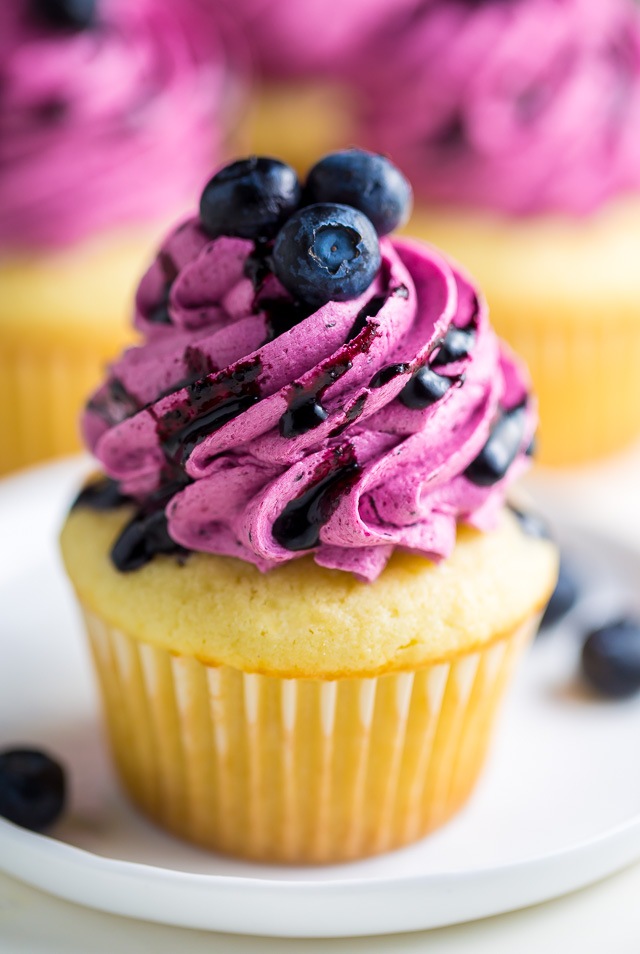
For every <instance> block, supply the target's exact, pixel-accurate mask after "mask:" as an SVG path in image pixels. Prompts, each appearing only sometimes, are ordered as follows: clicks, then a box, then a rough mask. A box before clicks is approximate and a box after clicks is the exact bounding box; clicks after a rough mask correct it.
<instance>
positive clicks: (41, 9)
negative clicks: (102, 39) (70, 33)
mask: <svg viewBox="0 0 640 954" xmlns="http://www.w3.org/2000/svg"><path fill="white" fill-rule="evenodd" d="M96 7H97V3H96V0H34V11H35V15H36V16H37V17H38V19H39V20H41V21H43V22H45V23H46V24H47V25H48V26H53V27H62V28H65V29H71V30H86V29H87V28H88V27H90V26H92V25H93V23H94V22H95V18H96Z"/></svg>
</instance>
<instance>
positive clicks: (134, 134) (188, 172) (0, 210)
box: [0, 0, 233, 249]
mask: <svg viewBox="0 0 640 954" xmlns="http://www.w3.org/2000/svg"><path fill="white" fill-rule="evenodd" d="M34 7H35V3H34V0H9V2H6V3H4V2H3V3H2V4H0V247H5V248H12V249H15V248H33V247H56V246H59V245H62V244H65V243H68V242H72V241H75V240H77V239H80V238H83V237H84V236H86V235H89V234H92V233H94V232H96V231H98V230H100V229H102V228H104V227H107V226H117V225H127V224H130V223H141V224H144V223H145V222H147V221H153V222H157V221H159V220H160V219H162V218H163V217H166V216H167V215H175V213H176V210H178V211H179V210H180V209H181V208H183V207H184V205H185V203H186V201H187V200H188V198H189V197H190V196H191V195H192V194H193V192H194V191H195V190H196V189H197V188H198V187H200V186H201V185H202V183H203V182H204V180H205V177H206V175H207V173H208V172H209V171H210V168H211V165H212V161H215V157H216V155H217V154H218V153H219V150H220V146H221V142H222V140H223V135H224V129H225V122H226V120H228V118H229V117H228V108H229V105H230V102H229V98H230V96H231V94H232V90H233V82H232V81H231V79H230V77H231V75H232V74H231V73H230V71H229V63H228V61H227V56H228V51H229V44H228V43H226V42H223V39H222V37H221V33H220V31H219V28H218V27H219V21H218V17H217V16H216V19H215V20H214V19H212V15H211V13H210V11H208V10H207V8H206V5H205V4H201V3H200V2H198V0H179V2H171V0H135V2H131V0H99V3H98V19H97V22H96V24H95V25H94V26H92V27H90V28H88V29H85V30H81V31H75V32H74V31H71V30H65V29H61V28H54V27H49V26H47V25H44V24H43V23H41V22H40V21H39V20H38V17H37V15H36V14H35V12H34ZM225 116H226V119H225Z"/></svg>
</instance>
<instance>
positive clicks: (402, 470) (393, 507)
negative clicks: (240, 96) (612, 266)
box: [62, 151, 557, 862]
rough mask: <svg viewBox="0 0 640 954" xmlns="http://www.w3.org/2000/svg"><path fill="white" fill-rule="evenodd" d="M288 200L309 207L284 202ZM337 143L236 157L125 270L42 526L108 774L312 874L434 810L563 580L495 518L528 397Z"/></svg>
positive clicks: (179, 819) (424, 824)
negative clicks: (56, 511) (59, 502)
mask: <svg viewBox="0 0 640 954" xmlns="http://www.w3.org/2000/svg"><path fill="white" fill-rule="evenodd" d="M303 195H304V200H303V199H302V196H303ZM409 197H410V190H409V189H408V186H407V183H406V182H405V181H404V180H403V178H402V177H401V176H400V175H399V173H398V172H397V170H396V169H394V168H393V167H392V166H391V164H390V163H388V162H387V161H386V160H383V159H381V157H378V156H373V155H371V154H368V153H362V152H358V151H350V152H347V153H345V154H341V155H339V156H337V157H336V156H331V157H327V158H326V159H325V160H322V161H321V162H320V163H318V165H317V166H316V167H315V168H314V169H313V170H312V172H311V173H310V174H309V176H308V178H307V182H306V186H305V189H304V191H303V190H301V187H300V184H299V183H298V180H297V177H296V174H295V172H294V171H293V169H291V168H290V167H288V166H286V165H285V164H283V163H280V162H277V161H276V160H272V159H252V160H242V161H239V162H237V163H234V164H233V165H231V166H230V167H227V168H225V169H223V170H222V171H221V172H220V173H218V174H217V175H216V176H215V177H214V178H213V179H212V180H211V182H210V183H209V184H208V185H207V187H206V188H205V190H204V192H203V195H202V199H201V204H200V215H199V216H197V217H194V218H193V219H191V220H189V221H188V222H187V223H186V224H184V225H182V226H180V227H179V228H178V229H176V230H175V231H173V232H172V233H171V234H170V235H169V236H168V238H167V239H166V241H165V243H164V244H163V246H162V249H161V251H160V253H159V255H158V258H157V259H156V261H155V262H154V263H153V265H152V266H151V268H150V269H149V271H148V272H147V274H146V275H145V277H144V278H143V280H142V282H141V284H140V287H139V290H138V295H137V307H136V322H137V326H138V328H139V330H140V331H141V332H142V333H143V334H144V343H143V344H142V345H141V346H140V347H138V348H134V349H131V350H129V351H127V352H125V353H124V355H123V356H122V357H121V358H120V359H119V360H118V361H117V362H116V363H115V364H114V365H113V366H112V368H111V371H110V373H109V376H108V378H107V380H106V381H105V383H104V384H103V385H102V387H101V388H100V389H99V390H98V391H97V392H96V394H95V395H94V396H93V398H92V399H91V400H90V402H89V404H88V407H87V411H86V413H85V416H84V421H83V429H84V434H85V437H86V440H87V443H88V445H89V447H90V449H91V450H92V451H93V453H94V454H95V455H96V457H97V459H98V461H99V462H100V464H101V466H102V468H103V470H104V471H105V473H106V475H107V476H103V477H99V478H97V479H96V480H94V481H93V482H92V483H90V484H89V485H88V486H87V487H85V489H84V490H83V491H82V493H81V494H80V496H79V498H78V500H77V502H76V505H75V506H74V507H73V509H72V511H71V513H70V515H69V517H68V520H67V522H66V525H65V527H64V529H63V533H62V550H63V556H64V560H65V564H66V567H67V570H68V573H69V576H70V578H71V580H72V583H73V585H74V587H75V590H76V593H77V596H78V599H79V602H80V604H81V607H82V609H83V612H84V615H85V619H86V623H87V629H88V633H89V637H90V641H91V645H92V648H93V653H94V658H95V664H96V669H97V672H98V676H99V681H100V686H101V689H102V695H103V700H104V706H105V712H106V717H107V723H108V727H109V733H110V740H111V745H112V749H113V754H114V758H115V762H116V765H117V767H118V770H119V772H120V775H121V778H122V780H123V782H124V785H125V787H126V789H127V790H128V792H129V793H130V795H131V797H132V798H133V800H134V801H135V802H136V804H137V805H138V806H139V807H140V808H141V809H142V810H143V811H144V812H145V813H147V814H148V815H150V816H151V817H152V818H154V819H155V820H156V821H158V822H159V823H160V824H161V825H163V826H166V827H167V828H169V829H170V830H172V831H173V832H175V833H176V834H178V835H180V836H182V837H184V838H188V839H191V840H193V841H195V842H197V843H198V844H201V845H204V846H206V847H209V848H212V849H215V850H219V851H224V852H229V853H232V854H235V855H241V856H245V857H249V858H256V859H264V860H271V861H289V862H331V861H339V860H347V859H351V858H357V857H362V856H365V855H369V854H374V853H376V852H380V851H385V850H388V849H391V848H394V847H397V846H400V845H403V844H407V843H409V842H411V841H413V840H415V839H417V838H419V837H421V836H423V835H424V834H426V833H427V832H428V831H430V830H431V829H433V828H434V827H436V826H437V825H440V824H442V823H443V822H444V821H445V820H446V819H448V818H449V817H450V816H451V815H452V814H453V813H454V812H455V811H457V810H458V809H459V808H460V806H461V805H462V804H463V803H464V801H465V800H466V798H467V797H468V795H469V794H470V792H471V790H472V788H473V785H474V783H475V780H476V778H477V776H478V774H479V772H480V769H481V767H482V763H483V759H484V755H485V752H486V749H487V745H488V742H489V739H490V734H491V728H492V724H493V721H494V716H495V713H496V709H497V706H498V703H499V700H500V697H501V694H502V691H503V689H504V687H505V684H506V683H507V681H508V679H509V676H510V674H511V672H512V670H513V667H514V664H515V663H516V661H517V659H518V657H519V655H520V653H521V651H522V648H523V647H524V645H525V644H526V642H527V640H528V639H529V638H530V636H531V635H532V633H533V631H534V630H535V627H536V625H537V621H538V617H539V614H540V611H541V610H542V608H543V607H544V605H545V604H546V601H547V599H548V597H549V595H550V593H551V591H552V589H553V586H554V583H555V578H556V574H557V555H556V551H555V548H554V546H553V545H552V544H551V543H550V542H549V541H548V540H547V539H545V538H544V537H542V536H538V535H532V534H531V533H530V525H528V524H527V523H526V522H524V523H521V522H520V521H519V519H518V518H517V515H515V514H514V513H513V512H511V511H509V510H508V508H505V505H504V501H505V493H506V490H507V488H508V486H509V485H510V484H511V482H512V481H513V480H514V479H515V478H516V477H517V476H518V475H519V474H520V473H522V472H523V470H525V469H526V467H527V464H528V460H529V457H528V449H529V445H530V442H531V439H532V436H533V432H534V428H535V420H536V415H535V403H534V401H533V398H532V397H531V395H530V393H529V388H528V381H527V377H526V374H525V372H524V370H523V368H522V367H521V365H520V364H519V363H518V361H517V360H516V359H515V357H514V356H513V355H512V354H511V353H510V352H509V351H508V349H507V348H505V347H504V346H503V345H502V344H501V343H500V342H499V341H498V339H497V338H496V337H495V335H494V333H493V331H492V329H491V327H490V325H489V322H488V314H487V308H486V304H485V302H484V299H483V298H482V296H481V294H480V292H479V290H478V289H477V287H476V286H475V285H474V283H473V281H472V280H471V279H470V278H469V277H468V276H467V275H466V274H465V273H464V272H463V271H462V270H461V269H460V268H459V267H458V266H457V265H456V264H454V263H453V262H450V261H449V260H447V259H446V258H444V257H443V256H442V255H441V254H440V253H439V252H437V251H436V250H435V249H434V248H432V247H430V246H428V245H424V244H421V243H418V242H415V241H410V240H400V239H390V238H389V237H388V233H389V232H391V231H392V230H393V228H394V227H395V226H396V225H398V224H399V222H400V221H401V219H402V218H403V217H404V215H405V213H406V211H407V206H408V202H409Z"/></svg>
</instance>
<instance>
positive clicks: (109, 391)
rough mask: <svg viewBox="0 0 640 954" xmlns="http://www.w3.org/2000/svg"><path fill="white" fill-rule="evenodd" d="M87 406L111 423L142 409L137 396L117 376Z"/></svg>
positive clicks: (122, 419) (115, 422) (124, 418)
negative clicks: (130, 392)
mask: <svg viewBox="0 0 640 954" xmlns="http://www.w3.org/2000/svg"><path fill="white" fill-rule="evenodd" d="M87 408H88V410H90V411H93V412H94V414H98V415H99V416H100V417H101V418H102V419H103V420H105V421H107V423H108V424H110V425H112V424H117V423H119V422H120V421H124V420H126V419H127V418H128V417H132V416H133V415H134V414H135V413H136V412H137V411H139V410H140V406H139V403H138V401H137V400H136V398H134V396H133V395H132V394H129V392H128V391H127V389H126V388H125V386H124V385H123V384H122V383H121V382H120V381H118V379H117V378H112V379H111V380H110V381H109V382H108V384H107V385H106V386H105V388H104V389H103V390H102V391H101V392H100V393H99V394H97V395H96V396H95V397H93V398H91V400H90V401H89V403H88V405H87Z"/></svg>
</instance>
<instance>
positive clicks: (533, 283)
mask: <svg viewBox="0 0 640 954" xmlns="http://www.w3.org/2000/svg"><path fill="white" fill-rule="evenodd" d="M368 57H369V60H368V61H369V62H373V61H375V63H376V69H375V70H373V69H371V70H367V69H365V68H364V66H363V67H362V68H361V73H360V75H362V76H364V77H366V84H367V86H368V101H367V105H366V106H365V107H363V113H364V114H363V118H362V126H361V138H362V140H363V141H364V142H366V143H367V144H368V145H369V146H370V147H371V148H375V149H378V150H381V151H385V152H387V153H389V154H390V155H391V156H392V157H393V158H394V160H395V161H396V162H397V163H398V164H399V165H400V166H401V168H403V170H404V171H406V172H407V173H408V174H409V175H410V176H411V177H412V180H413V183H414V186H415V188H416V191H417V194H418V195H419V198H420V201H419V203H418V208H417V213H416V217H415V218H414V220H413V222H412V223H411V227H412V230H413V231H415V232H417V233H418V234H419V235H422V236H425V237H427V238H429V239H430V240H432V241H434V242H435V243H436V244H438V245H440V246H442V247H443V248H444V249H445V250H447V251H448V252H450V253H451V254H453V255H455V256H456V257H457V258H459V259H460V260H461V261H463V262H464V263H465V265H466V266H467V267H468V268H470V269H471V271H472V272H473V274H474V275H476V276H477V278H478V280H479V281H480V283H481V284H482V287H483V288H484V291H485V294H486V295H487V299H488V301H489V304H490V306H491V314H492V320H493V322H494V325H495V327H496V329H497V331H498V332H499V333H500V334H501V335H503V336H504V337H505V338H506V339H507V340H508V341H509V342H510V343H511V344H512V345H513V346H514V347H515V348H516V350H517V351H518V352H519V353H520V354H522V355H523V357H524V358H525V359H526V360H527V362H528V364H529V367H530V370H531V373H532V377H533V381H534V384H535V386H536V390H537V393H538V397H539V401H540V417H541V434H540V452H541V458H542V460H543V461H546V462H548V463H553V464H570V463H574V462H579V461H582V460H585V459H588V458H593V457H597V456H599V455H601V454H603V453H605V452H609V451H612V450H614V449H616V448H619V447H621V446H622V445H624V444H625V442H628V441H629V440H631V439H632V438H633V437H634V436H636V435H637V434H639V433H640V377H639V375H638V373H637V368H638V361H639V360H640V313H639V311H638V301H640V270H639V269H638V268H637V267H636V263H637V262H638V260H639V259H640V11H639V10H638V7H637V4H635V3H633V2H632V0H611V2H608V3H594V2H592V0H567V2H562V3H560V2H558V0H525V2H520V3H503V2H501V0H487V2H485V3H482V4H470V3H469V2H468V0H435V2H432V3H429V4H423V5H421V6H419V7H417V8H416V10H415V11H414V13H413V15H412V16H411V18H407V19H404V20H403V19H402V18H395V19H394V20H393V21H391V20H390V21H389V23H388V24H386V27H385V30H384V31H383V34H382V33H381V35H380V36H379V37H378V40H377V41H376V42H374V43H372V44H371V46H370V49H369V51H368ZM614 368H615V372H614V373H612V369H614Z"/></svg>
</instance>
